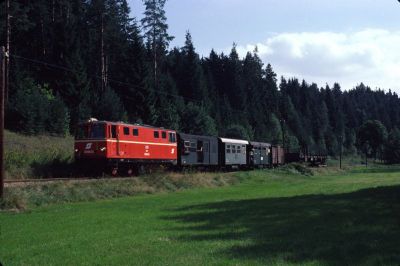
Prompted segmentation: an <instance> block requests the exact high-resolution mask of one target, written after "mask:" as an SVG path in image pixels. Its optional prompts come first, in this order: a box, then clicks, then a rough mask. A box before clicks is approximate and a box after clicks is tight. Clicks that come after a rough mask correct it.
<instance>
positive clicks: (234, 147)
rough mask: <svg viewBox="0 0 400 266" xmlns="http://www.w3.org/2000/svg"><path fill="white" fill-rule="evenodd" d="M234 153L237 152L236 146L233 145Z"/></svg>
mask: <svg viewBox="0 0 400 266" xmlns="http://www.w3.org/2000/svg"><path fill="white" fill-rule="evenodd" d="M232 153H236V146H235V145H232Z"/></svg>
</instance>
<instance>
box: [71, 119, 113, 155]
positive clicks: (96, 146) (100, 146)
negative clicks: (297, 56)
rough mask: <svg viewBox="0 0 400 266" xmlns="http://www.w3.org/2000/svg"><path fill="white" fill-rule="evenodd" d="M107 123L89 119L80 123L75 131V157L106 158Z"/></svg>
mask: <svg viewBox="0 0 400 266" xmlns="http://www.w3.org/2000/svg"><path fill="white" fill-rule="evenodd" d="M107 137H108V136H107V124H106V123H105V122H99V121H93V120H89V121H88V122H86V123H82V124H79V125H78V127H77V130H76V133H75V158H76V159H82V158H105V157H106V151H107V148H108V147H107Z"/></svg>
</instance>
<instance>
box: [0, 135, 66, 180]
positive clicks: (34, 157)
mask: <svg viewBox="0 0 400 266" xmlns="http://www.w3.org/2000/svg"><path fill="white" fill-rule="evenodd" d="M4 141H5V142H4V145H5V146H4V148H5V170H6V179H23V178H35V177H53V176H61V175H62V176H66V175H70V174H71V173H72V172H71V169H72V168H71V163H72V160H73V147H74V139H73V137H71V136H67V137H64V138H63V137H53V136H45V135H42V136H26V135H21V134H17V133H13V132H10V131H7V130H6V131H5V135H4Z"/></svg>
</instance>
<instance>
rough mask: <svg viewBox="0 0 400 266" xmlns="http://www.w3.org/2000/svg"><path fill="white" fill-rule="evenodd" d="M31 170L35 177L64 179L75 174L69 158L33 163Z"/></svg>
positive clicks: (72, 163)
mask: <svg viewBox="0 0 400 266" xmlns="http://www.w3.org/2000/svg"><path fill="white" fill-rule="evenodd" d="M31 168H32V174H33V176H35V177H43V178H66V177H71V176H74V174H76V169H75V168H76V167H75V164H74V162H72V161H71V160H70V158H67V159H60V158H55V159H53V160H51V161H46V162H33V163H32V164H31Z"/></svg>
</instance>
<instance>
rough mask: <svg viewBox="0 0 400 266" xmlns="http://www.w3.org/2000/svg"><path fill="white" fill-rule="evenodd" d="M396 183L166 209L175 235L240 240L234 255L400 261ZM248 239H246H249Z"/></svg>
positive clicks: (186, 238) (369, 262) (382, 262)
mask: <svg viewBox="0 0 400 266" xmlns="http://www.w3.org/2000/svg"><path fill="white" fill-rule="evenodd" d="M399 200H400V186H397V187H382V188H376V189H365V190H360V191H358V192H353V193H347V194H338V195H309V196H298V197H291V198H263V199H255V200H240V201H223V202H218V203H210V204H204V205H193V206H187V207H185V208H180V209H175V210H171V211H172V214H171V215H170V216H169V217H164V218H165V219H168V220H174V221H177V222H178V223H180V224H181V225H182V226H181V227H178V228H174V229H173V231H174V233H175V234H176V235H177V239H178V241H204V240H207V241H225V240H226V241H231V240H239V241H241V240H243V241H245V242H246V244H244V243H243V245H242V244H241V243H240V242H238V244H237V245H234V246H231V247H230V248H228V249H226V250H223V251H222V255H224V256H228V257H234V258H242V259H246V258H252V259H261V260H263V259H265V260H269V259H274V258H277V257H280V258H282V257H283V258H284V260H285V261H288V262H291V263H306V262H310V261H313V260H317V261H319V263H321V264H325V265H360V264H361V265H377V264H378V265H388V264H391V265H399V264H400V204H399ZM249 242H250V244H249Z"/></svg>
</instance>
